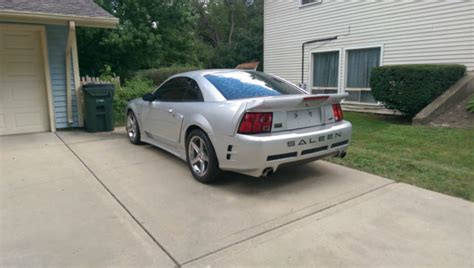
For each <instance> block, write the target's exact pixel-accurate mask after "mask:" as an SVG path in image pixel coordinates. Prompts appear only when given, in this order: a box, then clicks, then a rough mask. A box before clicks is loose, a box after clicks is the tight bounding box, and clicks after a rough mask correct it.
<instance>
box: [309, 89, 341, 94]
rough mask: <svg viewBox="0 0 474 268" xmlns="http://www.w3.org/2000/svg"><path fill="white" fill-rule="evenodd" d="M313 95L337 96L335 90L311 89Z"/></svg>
mask: <svg viewBox="0 0 474 268" xmlns="http://www.w3.org/2000/svg"><path fill="white" fill-rule="evenodd" d="M311 92H312V93H313V94H337V89H313V90H312V91H311Z"/></svg>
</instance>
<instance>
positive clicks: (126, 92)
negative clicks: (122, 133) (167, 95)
mask: <svg viewBox="0 0 474 268" xmlns="http://www.w3.org/2000/svg"><path fill="white" fill-rule="evenodd" d="M152 90H153V82H152V81H151V80H149V79H146V78H143V77H141V76H135V77H132V78H131V79H129V80H126V81H125V84H124V85H123V87H120V86H118V87H116V88H115V95H114V117H115V118H114V119H115V123H116V124H123V122H124V120H125V109H126V108H127V104H128V102H129V101H131V100H133V99H136V98H140V97H142V96H143V95H144V94H145V93H148V92H151V91H152Z"/></svg>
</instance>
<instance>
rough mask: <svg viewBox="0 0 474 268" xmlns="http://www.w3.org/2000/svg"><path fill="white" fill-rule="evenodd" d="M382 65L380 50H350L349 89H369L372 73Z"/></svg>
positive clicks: (348, 63)
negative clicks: (373, 69)
mask: <svg viewBox="0 0 474 268" xmlns="http://www.w3.org/2000/svg"><path fill="white" fill-rule="evenodd" d="M379 65H380V48H367V49H357V50H349V52H348V62H347V87H349V88H369V87H370V86H369V81H370V72H371V70H372V68H374V67H377V66H379Z"/></svg>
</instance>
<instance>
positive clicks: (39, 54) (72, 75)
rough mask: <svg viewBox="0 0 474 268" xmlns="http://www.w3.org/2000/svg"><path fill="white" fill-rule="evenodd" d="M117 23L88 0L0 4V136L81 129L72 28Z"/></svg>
mask: <svg viewBox="0 0 474 268" xmlns="http://www.w3.org/2000/svg"><path fill="white" fill-rule="evenodd" d="M117 24H118V19H116V18H115V17H113V16H112V15H110V14H109V13H107V12H106V11H104V10H103V9H102V8H101V7H99V6H98V5H96V4H95V3H94V1H93V0H0V135H8V134H18V133H31V132H41V131H55V130H56V128H66V127H77V126H82V111H81V108H80V107H81V106H80V105H78V104H77V100H78V99H77V98H76V95H77V94H78V92H79V88H80V81H79V80H80V79H79V65H78V58H77V45H76V33H75V30H76V28H75V27H76V26H85V27H103V28H112V27H115V26H116V25H117ZM78 107H79V109H78Z"/></svg>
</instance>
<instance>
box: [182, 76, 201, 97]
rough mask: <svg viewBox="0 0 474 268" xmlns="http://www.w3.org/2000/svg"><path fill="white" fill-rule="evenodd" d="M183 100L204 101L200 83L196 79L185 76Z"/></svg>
mask: <svg viewBox="0 0 474 268" xmlns="http://www.w3.org/2000/svg"><path fill="white" fill-rule="evenodd" d="M182 81H183V83H184V85H183V89H184V93H183V99H182V100H183V101H186V102H200V101H204V98H203V97H202V92H201V89H200V88H199V86H198V84H197V82H196V81H194V80H193V79H191V78H187V77H185V78H184V79H183V80H182Z"/></svg>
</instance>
